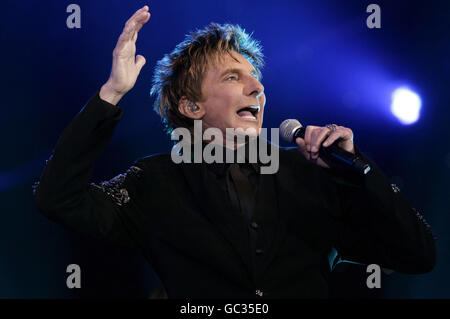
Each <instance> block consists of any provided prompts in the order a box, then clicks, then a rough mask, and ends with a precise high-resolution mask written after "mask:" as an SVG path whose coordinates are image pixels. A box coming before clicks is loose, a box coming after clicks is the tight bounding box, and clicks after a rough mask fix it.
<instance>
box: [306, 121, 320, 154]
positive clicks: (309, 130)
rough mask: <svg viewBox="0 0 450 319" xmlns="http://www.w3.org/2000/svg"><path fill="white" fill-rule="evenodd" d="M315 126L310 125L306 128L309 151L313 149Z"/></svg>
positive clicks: (307, 148)
mask: <svg viewBox="0 0 450 319" xmlns="http://www.w3.org/2000/svg"><path fill="white" fill-rule="evenodd" d="M315 128H317V126H311V125H308V126H307V127H306V130H305V143H306V150H307V151H308V152H310V151H311V133H312V131H313V130H314V129H315Z"/></svg>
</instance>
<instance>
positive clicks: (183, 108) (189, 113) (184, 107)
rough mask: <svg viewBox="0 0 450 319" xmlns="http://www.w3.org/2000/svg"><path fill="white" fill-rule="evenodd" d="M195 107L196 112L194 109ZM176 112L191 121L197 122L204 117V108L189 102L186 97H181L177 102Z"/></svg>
mask: <svg viewBox="0 0 450 319" xmlns="http://www.w3.org/2000/svg"><path fill="white" fill-rule="evenodd" d="M195 105H196V106H197V110H195V108H194V106H195ZM178 111H179V112H180V113H181V114H183V115H184V116H186V117H189V118H191V119H193V120H199V119H201V118H202V117H203V115H205V108H204V107H202V106H201V105H200V104H199V103H193V102H191V101H189V100H188V99H187V98H186V96H183V97H182V98H181V99H180V101H178Z"/></svg>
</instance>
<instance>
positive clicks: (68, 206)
mask: <svg viewBox="0 0 450 319" xmlns="http://www.w3.org/2000/svg"><path fill="white" fill-rule="evenodd" d="M122 113H123V111H122V109H121V108H120V107H119V106H115V105H112V104H109V103H108V102H106V101H104V100H102V99H100V96H99V92H97V93H96V95H95V96H94V97H92V98H91V99H90V101H89V102H88V103H87V104H86V105H85V107H84V108H83V109H82V110H81V111H80V113H79V114H78V115H77V116H76V117H75V119H74V120H73V121H72V122H71V123H70V125H69V126H68V127H67V128H66V129H65V131H64V132H63V134H62V135H61V137H60V139H59V141H58V143H57V145H56V147H55V148H54V150H53V153H52V155H51V156H50V159H49V160H48V161H47V164H46V167H45V169H44V171H43V173H42V175H41V177H40V180H39V182H37V183H35V184H34V185H33V194H34V198H35V201H36V204H37V206H38V208H39V210H40V211H41V212H42V213H43V214H44V215H45V216H47V217H48V218H50V219H51V220H54V221H55V222H57V223H60V224H62V225H64V226H66V227H67V228H69V229H71V230H74V231H77V232H81V233H84V234H88V235H90V236H92V237H94V238H97V239H100V240H104V241H106V242H109V243H113V244H117V245H118V246H121V247H124V248H129V249H131V250H134V251H141V250H142V249H143V245H144V242H145V241H144V240H143V238H144V236H145V226H144V225H145V223H144V221H143V213H142V211H143V209H142V207H141V204H140V202H139V200H138V199H139V198H144V196H143V195H144V194H143V189H144V183H143V178H142V173H143V170H144V166H143V165H144V164H143V162H142V161H137V162H136V163H134V165H132V166H131V167H130V168H129V169H128V170H127V171H126V172H125V173H123V174H120V175H118V176H116V177H114V178H113V179H111V180H109V181H107V182H102V183H99V184H94V183H90V178H91V173H92V170H93V167H94V162H95V161H96V159H97V158H98V157H99V156H100V155H101V153H102V152H103V151H104V149H105V148H106V146H107V144H108V143H109V141H110V139H111V137H112V135H113V132H114V129H115V127H116V125H117V124H118V122H119V120H120V118H121V117H122Z"/></svg>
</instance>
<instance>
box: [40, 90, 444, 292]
mask: <svg viewBox="0 0 450 319" xmlns="http://www.w3.org/2000/svg"><path fill="white" fill-rule="evenodd" d="M121 116H122V109H121V108H120V107H119V106H114V105H111V104H109V103H107V102H105V101H103V100H101V99H100V97H99V95H98V93H97V94H96V95H95V96H94V97H93V98H92V99H91V100H90V101H89V102H88V103H87V105H86V106H85V107H84V108H83V109H82V111H81V112H80V113H79V114H78V115H77V117H76V118H75V119H74V120H73V121H72V123H71V124H70V125H69V126H68V128H67V129H66V130H65V131H64V133H63V134H62V135H61V137H60V139H59V141H58V143H57V145H56V147H55V149H54V151H53V154H52V156H51V157H50V159H49V161H48V163H47V165H46V167H45V170H44V172H43V174H42V176H41V178H40V181H39V183H36V184H35V185H34V195H35V200H36V203H37V206H38V208H39V209H40V211H41V212H42V213H43V214H44V215H45V216H48V217H49V218H50V219H52V220H54V221H56V222H58V223H60V224H62V225H65V226H66V227H68V228H70V229H73V230H75V231H78V232H82V233H86V234H89V235H91V236H94V237H96V238H99V239H102V240H106V241H108V242H111V243H115V244H117V245H120V246H122V247H127V248H130V249H132V250H135V251H138V252H140V253H142V254H143V256H145V258H146V259H147V260H148V262H149V263H150V264H151V265H152V266H153V268H154V270H155V272H156V273H157V275H158V276H159V278H160V280H161V282H162V283H163V284H164V287H165V289H166V291H167V294H168V297H169V298H180V297H181V298H187V297H192V298H195V297H204V298H222V297H231V298H241V297H248V298H253V297H255V298H260V297H263V298H265V297H268V298H282V297H293V298H304V297H307V298H310V297H312V298H315V297H326V296H327V276H328V274H329V273H330V271H331V269H332V267H333V265H334V264H335V263H336V261H338V260H351V261H354V262H359V263H364V264H372V263H373V264H378V265H379V266H381V267H385V268H389V269H392V270H395V271H399V272H403V273H412V274H413V273H425V272H429V271H431V270H432V268H433V267H434V265H435V259H436V257H435V242H434V237H433V234H432V232H431V229H430V227H429V226H428V225H427V224H426V222H425V221H424V220H423V218H422V216H421V215H420V214H419V213H418V212H417V211H415V210H414V209H413V208H411V206H410V205H409V203H408V202H407V200H406V199H405V198H404V196H403V195H402V193H401V192H400V191H399V189H398V188H397V187H395V186H393V185H391V184H390V183H389V182H388V180H387V178H386V177H385V176H384V174H383V173H382V172H381V171H380V170H379V169H378V168H377V167H376V166H375V164H374V163H373V162H370V160H369V162H370V163H371V165H372V170H371V171H370V172H369V173H368V174H367V175H366V176H364V177H358V176H353V175H351V174H341V173H338V172H335V171H333V170H330V169H324V168H321V167H318V166H316V165H313V164H311V163H309V162H307V161H306V160H305V159H304V158H303V156H301V154H300V153H299V152H298V150H296V149H284V148H281V149H280V152H279V156H280V167H279V170H278V172H277V173H276V174H273V175H261V176H260V186H259V189H260V190H259V193H258V197H257V199H258V200H257V207H256V211H257V212H258V213H257V216H258V217H257V223H251V224H250V225H248V224H246V223H244V222H242V219H239V218H233V214H232V213H230V206H229V203H226V202H225V203H224V202H219V201H217V200H216V199H215V197H214V185H206V184H205V183H203V172H204V165H206V164H189V163H184V164H174V163H173V162H172V160H171V158H170V155H169V154H159V155H153V156H148V157H145V158H142V159H139V160H137V161H136V162H135V163H134V164H133V165H132V166H131V167H130V168H129V169H128V170H127V171H126V172H125V173H124V174H120V175H118V176H116V177H115V178H113V179H111V180H110V181H107V182H103V183H100V184H94V183H90V176H91V172H92V169H93V167H94V162H95V160H96V159H97V158H98V157H99V156H100V154H101V153H102V152H103V150H104V149H105V147H106V146H107V145H108V143H109V141H110V139H111V136H112V135H113V132H114V129H115V127H116V125H117V124H118V122H119V120H120V118H121ZM357 152H358V153H359V150H357ZM359 154H360V155H361V156H363V155H362V154H361V153H359ZM366 159H367V158H366ZM268 199H270V200H268ZM275 217H276V218H275ZM269 225H270V226H271V227H272V228H273V229H275V235H274V239H273V241H272V243H271V245H270V248H269V249H268V251H267V252H265V254H264V255H263V256H261V258H260V260H259V261H258V263H257V266H256V267H255V264H254V260H253V259H252V258H253V257H252V254H253V252H252V251H251V249H250V247H249V242H248V236H249V235H248V233H249V227H251V228H253V229H259V230H258V231H264V229H265V226H269ZM267 228H269V227H267Z"/></svg>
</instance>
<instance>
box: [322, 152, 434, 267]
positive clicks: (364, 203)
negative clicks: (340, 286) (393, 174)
mask: <svg viewBox="0 0 450 319" xmlns="http://www.w3.org/2000/svg"><path fill="white" fill-rule="evenodd" d="M356 153H357V154H358V155H359V156H360V157H362V158H363V159H365V160H367V161H368V162H369V163H370V165H371V171H370V172H369V173H368V174H366V175H364V176H357V175H354V174H351V173H346V174H342V173H338V172H336V171H333V170H329V174H330V175H331V177H332V180H334V182H335V183H336V186H337V191H338V194H339V198H340V206H341V207H340V211H341V223H340V225H341V226H340V229H339V235H338V240H337V243H336V247H335V248H336V250H337V252H338V255H339V257H338V258H339V259H338V260H339V261H350V262H356V263H362V264H378V265H379V266H380V267H383V268H388V269H392V270H395V271H398V272H402V273H409V274H418V273H426V272H429V271H431V270H432V269H433V268H434V266H435V263H436V248H435V239H436V238H435V237H434V235H433V233H432V230H431V227H430V226H429V225H428V224H427V223H426V221H425V219H424V218H423V217H422V215H421V214H420V213H419V212H418V211H417V210H415V209H414V208H412V207H411V205H410V204H409V202H408V201H407V200H406V198H405V197H404V196H403V194H402V193H401V191H400V189H399V188H398V187H397V186H396V185H394V184H390V183H389V181H388V179H387V177H386V176H385V175H384V174H383V172H382V171H381V170H380V169H379V168H378V167H377V166H376V165H375V163H373V162H372V161H370V160H369V159H368V158H367V157H365V156H364V155H363V154H362V153H361V152H360V151H359V149H356Z"/></svg>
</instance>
